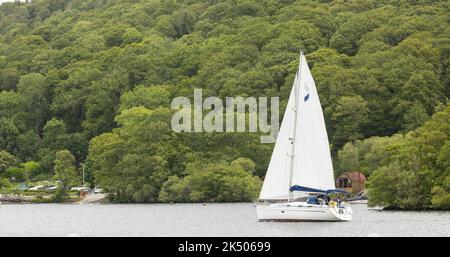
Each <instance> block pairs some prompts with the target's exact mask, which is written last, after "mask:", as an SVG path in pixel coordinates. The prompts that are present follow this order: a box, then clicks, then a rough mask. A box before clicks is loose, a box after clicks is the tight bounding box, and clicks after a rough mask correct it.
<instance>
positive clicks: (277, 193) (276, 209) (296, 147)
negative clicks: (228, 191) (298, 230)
mask: <svg viewBox="0 0 450 257" xmlns="http://www.w3.org/2000/svg"><path fill="white" fill-rule="evenodd" d="M342 194H346V192H345V191H341V190H338V189H335V183H334V175H333V165H332V161H331V154H330V148H329V142H328V135H327V131H326V127H325V120H324V117H323V111H322V106H321V104H320V100H319V95H318V93H317V89H316V86H315V83H314V79H313V77H312V74H311V71H310V69H309V67H308V64H307V62H306V58H305V55H304V54H303V51H302V52H301V53H300V62H299V67H298V70H297V74H296V76H295V81H294V84H293V86H292V90H291V93H290V96H289V101H288V105H287V107H286V110H285V113H284V116H283V121H282V123H281V127H280V132H279V134H278V136H277V140H276V142H275V147H274V150H273V153H272V158H271V160H270V163H269V167H268V169H267V173H266V176H265V179H264V184H263V187H262V189H261V193H260V197H259V200H258V205H257V206H256V211H257V216H258V220H259V221H267V220H271V221H349V220H351V219H352V210H351V208H350V207H349V206H346V205H345V202H344V201H341V200H340V197H337V198H334V199H335V200H332V198H331V197H333V196H342Z"/></svg>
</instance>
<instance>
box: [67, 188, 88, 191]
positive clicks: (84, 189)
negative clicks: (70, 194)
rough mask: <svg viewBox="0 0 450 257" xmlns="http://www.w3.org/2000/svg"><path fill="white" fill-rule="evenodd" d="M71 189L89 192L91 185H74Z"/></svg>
mask: <svg viewBox="0 0 450 257" xmlns="http://www.w3.org/2000/svg"><path fill="white" fill-rule="evenodd" d="M70 190H71V191H78V192H81V191H83V192H89V187H72V188H71V189H70Z"/></svg>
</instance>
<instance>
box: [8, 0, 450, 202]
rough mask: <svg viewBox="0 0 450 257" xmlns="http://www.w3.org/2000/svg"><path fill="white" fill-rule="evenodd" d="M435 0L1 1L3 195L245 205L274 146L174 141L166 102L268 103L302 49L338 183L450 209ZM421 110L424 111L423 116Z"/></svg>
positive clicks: (177, 136) (449, 140)
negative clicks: (70, 192) (87, 193)
mask: <svg viewBox="0 0 450 257" xmlns="http://www.w3.org/2000/svg"><path fill="white" fill-rule="evenodd" d="M449 13H450V12H449V5H448V2H447V1H436V0H434V1H433V0H400V1H394V0H348V1H346V0H336V1H332V0H297V1H295V0H260V1H249V0H224V1H218V0H203V1H201V0H34V1H31V2H30V3H4V4H2V5H1V6H0V177H2V178H3V179H0V187H2V185H3V186H4V187H6V186H5V185H11V184H10V183H12V182H14V181H25V180H26V181H27V182H28V181H40V180H51V179H59V180H60V181H62V182H63V184H64V185H65V186H69V185H72V184H73V185H76V184H79V181H80V174H81V169H82V167H85V171H86V174H87V179H88V181H89V182H90V183H91V186H94V185H98V186H99V187H101V188H103V189H104V190H105V191H106V192H109V193H110V196H111V198H112V200H114V201H116V202H177V201H178V202H180V201H181V202H202V201H203V202H205V201H216V202H217V201H249V200H252V199H254V198H256V197H257V196H258V194H259V188H260V184H261V179H260V178H262V177H263V176H264V173H265V171H266V168H267V165H268V161H269V159H270V154H271V151H272V148H273V145H271V144H261V143H260V142H259V135H258V134H256V133H174V132H173V131H172V130H171V128H170V119H171V117H172V115H173V110H171V108H170V102H171V100H172V99H173V98H174V97H177V96H187V97H189V98H192V94H193V90H194V88H201V89H203V93H204V96H205V97H206V96H208V95H211V96H219V97H222V98H224V97H226V96H255V97H258V96H278V97H280V100H281V104H280V105H281V108H284V107H285V106H286V102H287V98H288V94H289V91H290V88H291V86H292V81H293V78H294V76H295V71H296V67H297V65H298V54H299V51H300V50H301V49H302V50H304V51H305V53H306V54H307V55H306V58H307V59H308V62H309V64H310V67H311V69H312V73H313V75H314V77H315V81H316V85H317V88H318V91H319V94H320V97H321V102H322V105H323V108H324V115H325V120H326V124H327V129H328V133H329V137H330V143H331V145H330V148H331V150H332V154H333V157H334V160H335V170H336V171H337V173H338V174H339V173H341V172H344V171H353V170H360V171H362V172H364V173H365V174H366V175H368V176H369V181H370V185H369V186H370V191H369V192H370V194H371V201H372V203H373V204H382V205H388V206H395V207H400V208H429V207H434V208H450V166H449V160H450V128H449V126H450V125H449V124H450V121H449V115H450V114H449V107H446V106H447V105H448V102H449V101H448V99H449V98H450V85H449V80H450V72H449V71H450V70H449V69H450V67H449V62H450V58H449V56H450V26H449ZM433 115H434V116H433Z"/></svg>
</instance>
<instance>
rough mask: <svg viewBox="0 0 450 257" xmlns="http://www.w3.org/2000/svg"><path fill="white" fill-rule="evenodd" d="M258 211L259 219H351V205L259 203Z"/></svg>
mask: <svg viewBox="0 0 450 257" xmlns="http://www.w3.org/2000/svg"><path fill="white" fill-rule="evenodd" d="M256 213H257V215H258V220H259V221H350V220H351V219H352V210H351V208H350V207H345V208H337V207H329V206H325V205H310V204H295V203H289V204H271V205H258V206H257V207H256Z"/></svg>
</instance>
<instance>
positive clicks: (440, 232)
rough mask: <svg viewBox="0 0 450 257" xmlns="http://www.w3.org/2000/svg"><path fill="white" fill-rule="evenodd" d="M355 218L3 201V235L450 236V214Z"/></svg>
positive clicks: (247, 208) (358, 214)
mask: <svg viewBox="0 0 450 257" xmlns="http://www.w3.org/2000/svg"><path fill="white" fill-rule="evenodd" d="M352 208H353V211H354V216H353V218H354V220H353V221H351V222H339V223H335V222H320V223H313V222H289V223H278V222H258V221H257V220H256V210H255V207H254V205H253V204H247V203H242V204H206V205H202V204H174V205H163V204H141V205H137V204H136V205H112V204H111V205H110V204H104V205H98V204H94V205H89V204H84V205H76V204H25V205H14V204H3V205H0V236H194V237H204V236H274V237H277V236H307V237H309V236H447V237H448V236H450V212H393V211H380V210H371V209H368V208H367V206H366V205H352Z"/></svg>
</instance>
